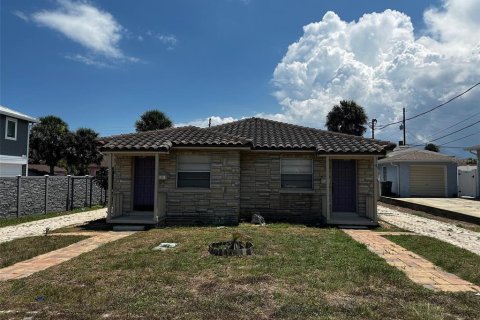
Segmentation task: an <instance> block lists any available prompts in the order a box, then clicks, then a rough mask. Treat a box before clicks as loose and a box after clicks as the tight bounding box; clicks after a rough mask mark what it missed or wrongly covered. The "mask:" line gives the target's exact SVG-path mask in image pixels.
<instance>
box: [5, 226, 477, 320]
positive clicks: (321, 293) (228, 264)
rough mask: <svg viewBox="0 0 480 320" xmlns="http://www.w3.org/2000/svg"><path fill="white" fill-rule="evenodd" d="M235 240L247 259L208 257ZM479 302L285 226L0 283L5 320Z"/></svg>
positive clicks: (394, 308)
mask: <svg viewBox="0 0 480 320" xmlns="http://www.w3.org/2000/svg"><path fill="white" fill-rule="evenodd" d="M233 232H240V233H241V235H242V236H241V238H240V240H242V241H245V240H247V241H251V242H252V243H253V244H254V246H255V247H254V251H255V254H254V255H253V256H243V257H217V256H211V255H209V254H208V252H207V246H208V244H209V243H210V242H215V241H221V240H229V239H231V234H232V233H233ZM161 242H176V243H178V246H177V247H176V248H175V249H172V250H168V251H152V248H153V247H154V246H156V245H158V244H159V243H161ZM38 296H43V297H44V301H42V302H37V301H36V300H35V298H36V297H38ZM479 303H480V298H479V297H477V296H474V295H472V294H467V293H461V294H458V293H457V294H447V293H435V292H432V291H429V290H427V289H425V288H423V287H421V286H419V285H416V284H414V283H412V282H411V281H410V280H408V278H407V277H406V276H405V274H404V273H402V272H401V271H399V270H397V269H395V268H393V267H390V266H388V265H387V264H386V262H385V261H384V260H383V259H381V258H380V257H378V256H376V255H375V254H374V253H372V252H370V251H369V250H367V248H366V247H365V246H364V245H362V244H359V243H357V242H355V241H354V240H353V239H351V238H350V237H349V236H347V235H346V234H345V233H344V232H342V231H341V230H338V229H334V228H328V229H327V228H326V229H320V228H307V227H303V226H298V225H295V226H293V225H287V224H273V225H268V226H266V227H255V226H251V225H246V224H245V225H241V226H239V227H232V228H222V229H217V228H214V227H203V228H200V227H190V228H165V229H152V230H149V231H147V232H140V233H136V234H134V235H132V236H130V237H127V238H123V239H121V240H118V241H116V242H112V243H109V244H106V245H104V246H101V247H100V248H98V249H97V250H94V251H92V252H89V253H86V254H83V255H81V256H79V257H77V258H74V259H72V260H70V261H68V262H65V263H63V264H61V265H58V266H55V267H52V268H49V269H47V270H45V271H43V272H40V273H37V274H34V275H32V276H30V277H28V278H24V279H18V280H13V281H9V282H6V283H0V305H1V306H2V309H4V310H10V313H9V316H10V317H11V318H22V317H25V316H28V314H29V313H30V314H31V313H32V312H35V316H36V317H38V318H48V319H98V318H102V317H105V318H107V317H108V318H109V319H127V318H142V319H173V318H174V319H233V318H234V319H258V320H260V319H353V318H354V319H389V318H390V319H391V318H395V319H407V320H408V319H455V318H463V319H474V318H475V317H478V305H479ZM80 310H81V312H80Z"/></svg>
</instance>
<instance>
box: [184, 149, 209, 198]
mask: <svg viewBox="0 0 480 320" xmlns="http://www.w3.org/2000/svg"><path fill="white" fill-rule="evenodd" d="M184 156H186V157H188V156H189V155H184ZM180 157H181V156H178V157H177V159H176V164H175V167H176V170H177V173H176V174H175V178H176V180H177V181H176V183H175V186H176V188H177V189H180V190H184V189H187V190H188V189H201V190H206V189H211V188H212V159H211V158H210V163H209V164H210V170H208V171H205V170H178V167H179V166H178V159H179V158H180ZM180 172H208V173H209V174H210V179H209V181H208V188H203V187H179V186H178V180H179V179H178V174H179V173H180Z"/></svg>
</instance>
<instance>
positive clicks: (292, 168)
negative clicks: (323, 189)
mask: <svg viewBox="0 0 480 320" xmlns="http://www.w3.org/2000/svg"><path fill="white" fill-rule="evenodd" d="M281 167H282V168H281V174H282V188H298V189H313V163H312V160H309V159H283V160H282V163H281Z"/></svg>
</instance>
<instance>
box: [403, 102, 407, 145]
mask: <svg viewBox="0 0 480 320" xmlns="http://www.w3.org/2000/svg"><path fill="white" fill-rule="evenodd" d="M402 124H403V145H404V146H406V145H407V138H406V133H407V132H406V131H405V130H406V129H405V108H403V122H402Z"/></svg>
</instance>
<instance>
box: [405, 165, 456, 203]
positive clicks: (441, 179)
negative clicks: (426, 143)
mask: <svg viewBox="0 0 480 320" xmlns="http://www.w3.org/2000/svg"><path fill="white" fill-rule="evenodd" d="M410 195H411V196H417V197H446V196H447V167H446V166H443V165H411V166H410Z"/></svg>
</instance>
